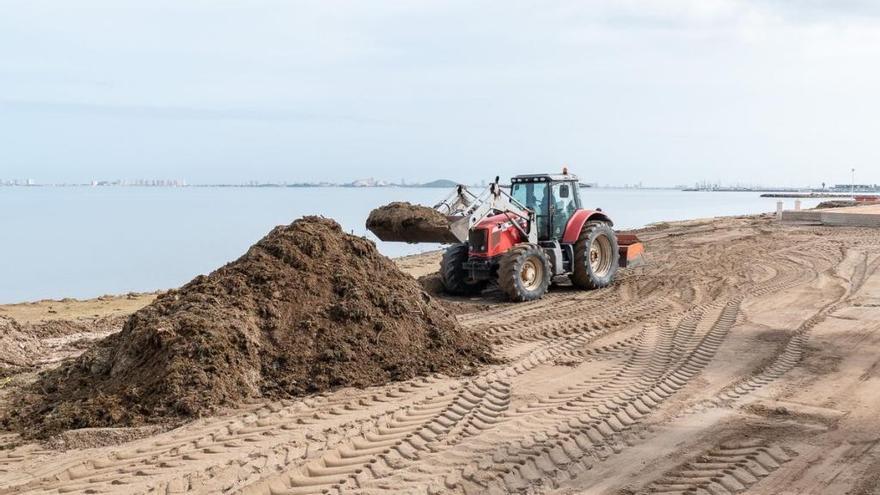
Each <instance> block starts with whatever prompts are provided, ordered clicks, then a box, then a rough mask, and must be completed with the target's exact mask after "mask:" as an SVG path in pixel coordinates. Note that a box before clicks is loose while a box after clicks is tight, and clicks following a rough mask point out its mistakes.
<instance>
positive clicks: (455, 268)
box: [440, 242, 487, 296]
mask: <svg viewBox="0 0 880 495" xmlns="http://www.w3.org/2000/svg"><path fill="white" fill-rule="evenodd" d="M469 249H470V248H469V246H468V243H466V242H463V243H461V244H453V245H452V246H449V247H448V248H446V251H444V252H443V259H442V261H440V281H441V282H443V288H444V289H446V292H448V293H450V294H454V295H457V296H470V295H474V294H479V293H480V292H482V291H483V289H485V288H486V284H487V281H486V280H479V281H474V280H471V279H470V274H469V273H468V272H467V270H465V269H464V263H465V261H467V260H468V250H469Z"/></svg>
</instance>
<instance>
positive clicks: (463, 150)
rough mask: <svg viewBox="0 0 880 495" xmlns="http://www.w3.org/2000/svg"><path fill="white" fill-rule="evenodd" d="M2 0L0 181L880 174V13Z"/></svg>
mask: <svg viewBox="0 0 880 495" xmlns="http://www.w3.org/2000/svg"><path fill="white" fill-rule="evenodd" d="M875 5H878V4H877V3H876V2H867V1H865V2H861V1H858V0H850V1H847V0H840V1H827V2H826V1H820V0H812V1H790V2H783V1H778V0H777V1H773V0H764V1H754V2H748V1H736V2H734V1H725V0H688V1H685V0H680V1H679V0H651V1H641V2H636V1H626V0H608V1H579V2H574V1H572V2H565V1H544V2H523V1H515V0H514V1H510V0H507V1H495V2H474V1H472V0H468V1H442V2H441V1H437V2H431V1H412V0H403V1H374V2H354V1H352V2H337V1H332V0H321V1H315V2H297V1H287V0H285V1H262V0H249V1H246V2H243V1H239V0H204V1H199V0H187V1H180V0H150V1H144V0H141V1H137V2H134V1H126V0H76V1H73V2H60V1H58V0H5V1H4V2H3V3H2V6H0V179H9V178H34V179H36V180H38V181H41V182H55V181H88V180H91V179H93V178H106V179H117V178H120V179H126V178H128V179H134V178H141V177H146V178H154V177H155V178H163V177H167V178H183V179H186V180H188V181H190V182H193V183H207V182H241V181H245V180H272V181H317V180H332V181H344V180H351V179H355V178H360V177H368V176H373V177H376V178H384V179H392V180H399V179H401V178H404V179H406V180H408V181H416V180H426V179H434V178H438V177H448V178H453V179H458V180H467V181H471V180H479V179H482V178H486V179H488V178H491V177H494V175H496V174H501V175H510V174H515V173H519V172H534V171H544V170H556V169H558V168H560V167H561V166H562V164H568V165H569V166H570V168H572V169H573V170H574V171H575V172H577V173H579V174H580V175H581V176H583V177H584V178H586V179H587V180H589V181H595V182H599V183H602V184H623V183H635V182H639V181H641V182H643V183H644V184H646V185H647V184H650V185H675V184H683V183H688V184H690V183H693V182H695V181H697V180H711V181H722V182H724V183H728V184H732V183H748V184H780V185H817V184H819V183H821V182H827V183H836V182H839V183H844V182H847V183H848V182H849V180H850V179H849V176H850V168H853V167H854V168H856V180H857V182H872V183H873V182H878V183H880V149H878V136H880V7H875Z"/></svg>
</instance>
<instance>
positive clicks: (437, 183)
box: [415, 179, 458, 188]
mask: <svg viewBox="0 0 880 495" xmlns="http://www.w3.org/2000/svg"><path fill="white" fill-rule="evenodd" d="M457 185H458V182H455V181H454V180H449V179H437V180H432V181H431V182H425V183H424V184H419V185H418V186H415V187H443V188H451V187H455V186H457Z"/></svg>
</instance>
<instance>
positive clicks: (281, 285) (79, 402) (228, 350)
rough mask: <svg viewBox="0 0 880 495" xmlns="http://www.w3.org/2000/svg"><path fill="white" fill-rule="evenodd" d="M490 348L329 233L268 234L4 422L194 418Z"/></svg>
mask: <svg viewBox="0 0 880 495" xmlns="http://www.w3.org/2000/svg"><path fill="white" fill-rule="evenodd" d="M488 359H489V357H488V346H487V344H486V343H485V341H484V340H482V338H480V337H477V336H475V335H473V334H470V333H468V332H467V331H465V330H464V329H462V327H460V326H459V325H458V323H457V322H456V320H455V319H454V317H453V316H451V315H450V314H449V313H448V312H446V310H445V309H443V307H442V306H441V305H440V304H439V303H438V302H437V301H435V300H434V299H433V298H431V297H430V296H429V295H428V294H426V293H425V292H424V291H423V290H422V289H421V287H420V286H419V284H418V282H416V280H415V279H413V278H412V277H410V276H408V275H406V274H404V273H403V272H401V271H400V270H399V269H398V268H397V266H396V265H395V264H394V263H393V262H392V261H391V260H390V259H388V258H386V257H384V256H382V255H381V254H379V252H378V251H377V250H376V247H375V245H374V244H373V243H372V242H371V241H369V240H366V239H363V238H361V237H357V236H353V235H349V234H346V233H345V232H343V231H342V229H341V228H340V226H339V225H338V224H337V223H336V222H334V221H333V220H329V219H325V218H320V217H304V218H302V219H299V220H297V221H295V222H293V223H292V224H290V225H288V226H280V227H277V228H275V229H274V230H272V231H271V232H270V233H269V234H268V235H267V236H266V237H264V238H263V239H261V240H260V241H259V242H257V243H256V244H255V245H254V246H252V247H251V248H250V249H249V250H248V251H247V253H245V254H244V255H243V256H242V257H240V258H239V259H238V260H236V261H233V262H231V263H229V264H227V265H226V266H223V267H221V268H219V269H217V270H216V271H214V272H212V273H211V274H209V275H207V276H199V277H196V278H195V279H194V280H192V281H191V282H189V283H188V284H186V285H184V286H183V287H181V288H179V289H176V290H171V291H168V292H166V293H164V294H163V295H161V296H159V297H158V298H157V299H156V300H155V301H154V302H153V303H151V304H150V305H149V306H146V307H144V308H143V309H141V310H139V311H137V312H136V313H134V314H133V315H132V316H131V317H130V318H129V319H128V321H127V322H126V323H125V326H124V328H123V330H122V331H121V332H119V333H116V334H113V335H110V336H109V337H107V338H105V339H103V340H101V341H99V342H98V343H97V344H96V345H95V346H94V347H93V348H92V349H90V350H89V351H87V352H85V353H84V354H83V355H82V356H80V357H79V358H76V359H75V360H71V361H68V362H66V363H65V364H63V365H62V366H60V367H59V368H58V369H55V370H52V371H49V372H46V373H44V374H43V375H42V376H41V377H40V379H39V380H38V382H37V383H36V384H35V385H34V386H33V387H31V388H30V389H28V390H27V391H26V392H23V393H22V397H21V403H22V404H23V406H22V407H20V408H18V409H17V411H15V412H10V413H7V415H6V417H5V418H3V422H4V423H6V425H7V426H9V427H12V428H14V429H17V430H19V431H22V432H23V433H24V434H26V435H29V436H38V437H45V436H47V435H51V434H53V433H56V432H59V431H63V430H67V429H73V428H85V427H108V426H138V425H142V424H147V423H152V422H157V421H164V420H173V419H175V418H191V417H196V416H200V415H203V414H206V413H208V412H210V411H212V410H214V409H216V408H217V407H219V406H226V405H235V404H239V403H241V402H242V401H244V400H246V399H253V398H283V397H290V396H295V395H301V394H307V393H312V392H319V391H323V390H328V389H333V388H337V387H343V386H360V387H362V386H372V385H380V384H384V383H387V382H389V381H394V380H403V379H409V378H412V377H414V376H417V375H420V374H427V373H433V372H443V373H449V374H454V373H468V372H472V371H473V369H474V367H475V366H476V365H477V364H479V363H483V362H486V361H487V360H488Z"/></svg>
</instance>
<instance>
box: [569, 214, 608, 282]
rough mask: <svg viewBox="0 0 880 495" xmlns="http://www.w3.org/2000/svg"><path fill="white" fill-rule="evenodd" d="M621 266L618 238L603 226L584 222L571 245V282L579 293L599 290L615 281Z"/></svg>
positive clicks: (598, 223)
mask: <svg viewBox="0 0 880 495" xmlns="http://www.w3.org/2000/svg"><path fill="white" fill-rule="evenodd" d="M619 263H620V252H619V249H618V246H617V236H616V235H614V231H613V230H611V226H609V225H608V224H607V223H605V222H587V223H586V224H584V228H583V229H581V235H580V236H579V237H578V240H577V242H575V244H574V267H573V270H572V273H571V281H572V283H574V285H576V286H577V287H580V288H582V289H601V288H602V287H607V286H608V285H610V284H611V282H613V281H614V275H616V274H617V267H618V265H619Z"/></svg>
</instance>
